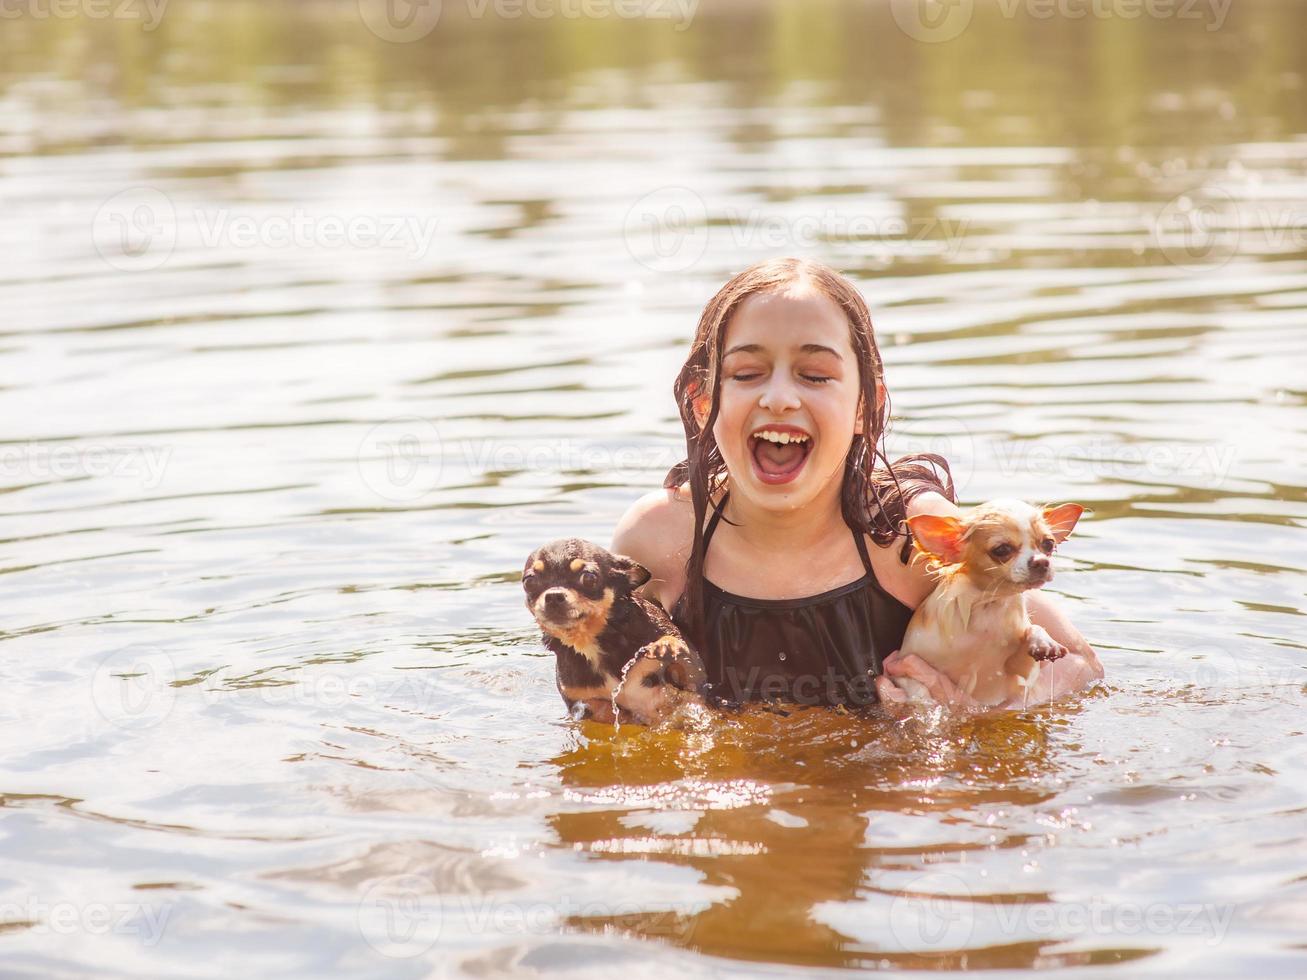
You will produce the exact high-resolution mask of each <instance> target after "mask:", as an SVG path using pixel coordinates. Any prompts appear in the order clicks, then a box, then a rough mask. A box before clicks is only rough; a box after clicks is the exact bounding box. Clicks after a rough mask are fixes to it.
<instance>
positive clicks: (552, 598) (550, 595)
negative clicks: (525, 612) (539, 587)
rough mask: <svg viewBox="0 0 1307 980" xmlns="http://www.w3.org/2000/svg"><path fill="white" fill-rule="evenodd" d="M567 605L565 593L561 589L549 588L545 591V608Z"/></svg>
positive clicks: (559, 607) (558, 607)
mask: <svg viewBox="0 0 1307 980" xmlns="http://www.w3.org/2000/svg"><path fill="white" fill-rule="evenodd" d="M566 605H567V594H566V593H565V592H564V591H563V590H562V589H550V590H549V591H548V592H546V593H545V608H546V609H561V608H562V607H564V606H566Z"/></svg>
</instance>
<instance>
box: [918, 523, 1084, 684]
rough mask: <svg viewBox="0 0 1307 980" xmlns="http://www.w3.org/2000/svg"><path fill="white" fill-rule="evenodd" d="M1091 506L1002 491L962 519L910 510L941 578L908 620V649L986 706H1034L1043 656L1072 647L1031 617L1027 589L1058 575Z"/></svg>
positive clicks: (920, 540)
mask: <svg viewBox="0 0 1307 980" xmlns="http://www.w3.org/2000/svg"><path fill="white" fill-rule="evenodd" d="M1084 510H1085V509H1084V508H1083V507H1081V506H1080V505H1079V504H1062V505H1061V506H1058V507H1045V508H1043V509H1042V510H1041V509H1038V508H1035V507H1032V506H1031V505H1030V504H1028V503H1025V502H1024V501H1020V500H995V501H990V502H989V503H986V504H981V505H980V506H979V507H977V508H975V509H974V510H973V511H971V513H970V514H968V515H966V516H964V517H962V518H956V517H939V516H936V515H933V514H919V515H917V516H916V517H911V518H909V519H908V524H909V525H910V526H911V527H912V533H913V536H914V537H915V539H916V544H917V549H918V551H919V552H921V553H922V554H923V555H925V556H926V557H927V558H928V559H929V560H930V562H931V568H932V570H933V571H934V572H935V574H936V576H937V577H938V579H939V584H938V585H937V586H936V587H935V591H934V592H932V593H931V594H930V595H929V596H927V597H926V600H925V601H924V602H923V603H922V604H921V605H920V606H918V607H917V611H916V613H915V614H914V615H913V617H912V620H911V622H909V623H908V629H907V633H906V635H905V636H904V638H903V645H902V654H903V656H905V657H907V656H909V655H913V654H915V655H916V656H918V657H920V658H921V659H923V660H925V661H926V662H927V663H928V664H930V666H931V667H933V668H935V669H936V670H938V671H940V672H941V673H943V674H945V675H947V676H948V678H949V679H950V680H951V681H952V682H953V683H954V684H955V685H956V686H957V687H958V689H959V690H961V691H962V692H964V693H966V694H968V695H969V696H970V697H971V698H972V699H973V700H974V701H976V702H977V703H978V704H979V705H981V706H983V707H1022V706H1024V705H1025V703H1026V700H1027V699H1028V697H1029V694H1030V689H1031V687H1033V685H1034V684H1035V681H1036V679H1037V678H1038V676H1039V662H1040V661H1049V660H1057V659H1059V658H1060V657H1063V656H1065V655H1066V654H1067V652H1068V651H1067V648H1066V647H1064V646H1063V645H1062V644H1060V643H1058V642H1057V641H1055V640H1054V639H1053V638H1052V637H1051V636H1049V635H1048V633H1047V632H1045V631H1044V629H1042V628H1041V627H1039V626H1036V625H1034V624H1033V623H1032V622H1031V621H1030V615H1029V613H1027V611H1026V595H1025V593H1026V590H1027V589H1037V588H1039V587H1040V586H1041V585H1044V584H1045V583H1047V582H1050V581H1052V578H1053V566H1052V563H1051V561H1050V556H1051V555H1052V554H1053V549H1054V548H1056V547H1057V546H1058V545H1059V544H1061V543H1062V542H1063V541H1065V540H1066V539H1067V537H1068V535H1070V534H1071V531H1072V529H1073V528H1074V527H1075V526H1076V522H1077V521H1078V520H1080V515H1081V514H1083V513H1084ZM893 681H894V683H895V684H896V685H898V686H899V687H900V688H902V689H903V691H904V692H906V693H907V695H908V698H909V700H911V701H916V702H926V703H932V704H933V703H934V701H933V699H932V698H931V696H930V694H929V693H928V692H927V690H926V688H925V686H924V685H923V684H921V683H920V682H918V681H915V680H912V679H911V678H908V677H895V678H893Z"/></svg>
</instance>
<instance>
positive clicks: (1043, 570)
mask: <svg viewBox="0 0 1307 980" xmlns="http://www.w3.org/2000/svg"><path fill="white" fill-rule="evenodd" d="M1051 573H1052V566H1051V565H1050V564H1049V562H1048V559H1047V558H1032V559H1030V576H1031V578H1041V579H1043V578H1048V577H1049V575H1050V574H1051Z"/></svg>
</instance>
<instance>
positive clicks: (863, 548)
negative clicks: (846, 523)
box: [853, 528, 874, 575]
mask: <svg viewBox="0 0 1307 980" xmlns="http://www.w3.org/2000/svg"><path fill="white" fill-rule="evenodd" d="M853 543H854V544H856V545H857V546H858V557H859V558H861V559H862V567H863V568H864V569H866V571H867V573H868V574H872V575H874V573H873V572H872V570H871V557H870V556H869V555H868V554H867V542H866V541H864V540H863V534H862V532H861V531H859V530H858V529H857V528H854V529H853Z"/></svg>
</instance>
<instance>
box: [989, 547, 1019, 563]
mask: <svg viewBox="0 0 1307 980" xmlns="http://www.w3.org/2000/svg"><path fill="white" fill-rule="evenodd" d="M1016 550H1017V549H1016V548H1014V547H1012V546H1011V545H1010V544H1000V545H998V546H997V547H995V548H990V549H989V553H990V554H991V555H993V556H994V557H995V558H997V559H998V560H999V561H1007V560H1008V559H1009V558H1011V557H1012V553H1013V552H1014V551H1016Z"/></svg>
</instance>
